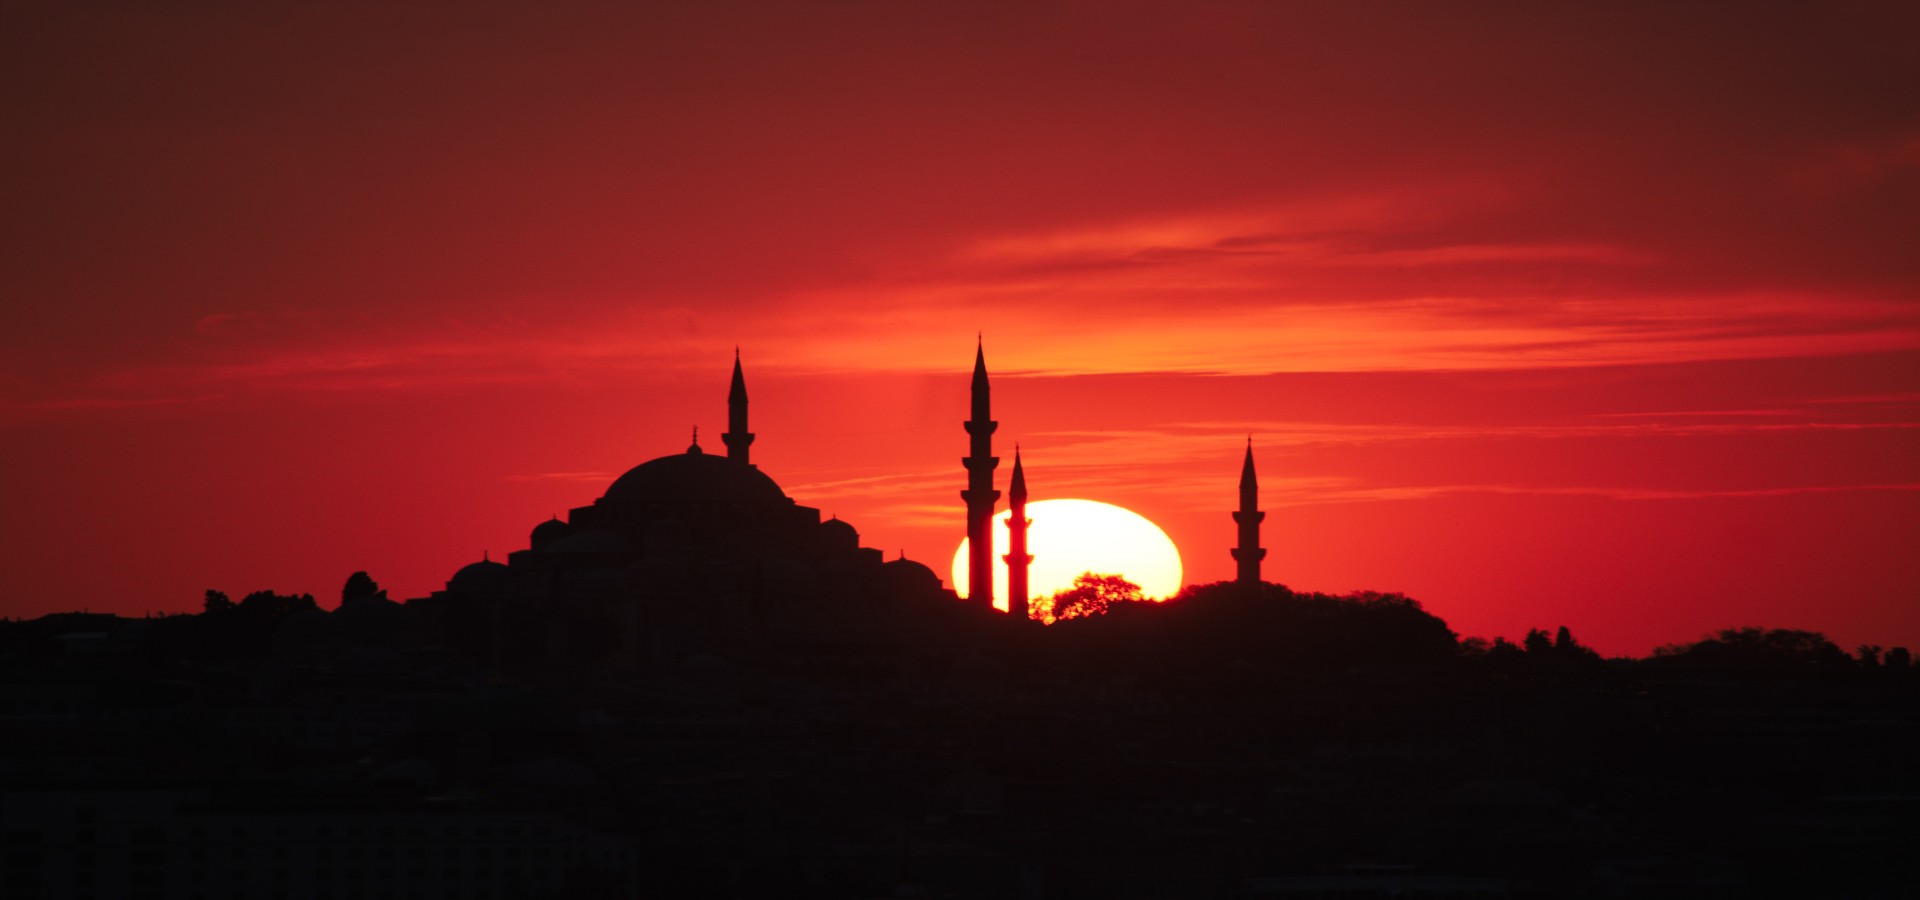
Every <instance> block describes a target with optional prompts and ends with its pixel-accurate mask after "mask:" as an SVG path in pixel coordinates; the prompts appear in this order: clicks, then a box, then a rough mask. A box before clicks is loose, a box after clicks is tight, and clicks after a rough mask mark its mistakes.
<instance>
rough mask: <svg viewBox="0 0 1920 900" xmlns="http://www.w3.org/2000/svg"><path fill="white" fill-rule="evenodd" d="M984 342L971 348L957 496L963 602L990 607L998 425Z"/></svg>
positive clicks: (997, 462) (998, 497)
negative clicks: (969, 401)
mask: <svg viewBox="0 0 1920 900" xmlns="http://www.w3.org/2000/svg"><path fill="white" fill-rule="evenodd" d="M985 344H986V342H985V340H984V339H983V340H981V341H980V342H979V343H977V344H975V345H974V350H973V418H971V419H968V420H967V421H966V422H965V423H964V424H965V425H966V428H967V434H968V435H969V436H970V438H971V439H970V441H969V443H968V450H969V452H968V454H967V456H966V457H965V458H963V459H961V460H960V464H961V465H963V466H966V468H967V489H966V490H964V491H961V492H960V499H962V500H965V501H966V502H967V541H968V548H967V602H969V603H975V604H978V605H980V606H984V607H986V608H988V609H992V608H993V505H994V502H995V501H997V500H999V499H1000V492H999V491H996V490H994V489H993V470H994V467H996V466H998V465H1000V458H999V457H997V456H994V455H993V432H994V429H996V428H999V427H1000V423H999V422H995V421H994V420H993V412H992V410H991V409H990V406H991V403H990V402H989V398H988V387H987V354H986V346H985Z"/></svg>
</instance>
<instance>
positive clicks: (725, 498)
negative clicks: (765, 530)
mask: <svg viewBox="0 0 1920 900" xmlns="http://www.w3.org/2000/svg"><path fill="white" fill-rule="evenodd" d="M600 502H601V503H618V504H634V505H639V506H667V507H686V506H708V505H714V504H724V505H738V506H749V507H755V506H790V505H791V504H792V502H793V501H791V500H788V499H787V495H786V492H784V491H782V490H780V486H779V485H778V484H775V483H774V482H773V479H771V478H768V477H767V476H766V474H765V473H763V472H761V471H760V470H759V469H756V468H754V467H752V466H749V465H745V464H743V463H741V462H740V461H738V460H733V459H728V458H726V457H724V456H714V455H711V454H707V453H695V452H688V453H682V454H680V455H678V456H662V457H660V458H659V459H655V460H651V461H648V462H644V463H641V464H640V465H637V466H634V467H633V468H632V469H629V470H627V474H625V475H622V476H620V477H619V478H617V479H615V480H614V482H613V484H612V485H610V486H608V488H607V493H606V495H605V496H603V497H601V498H600Z"/></svg>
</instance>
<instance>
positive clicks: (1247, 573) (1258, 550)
mask: <svg viewBox="0 0 1920 900" xmlns="http://www.w3.org/2000/svg"><path fill="white" fill-rule="evenodd" d="M1259 505H1260V482H1259V480H1258V479H1256V478H1255V477H1254V475H1253V438H1252V437H1248V438H1247V461H1246V462H1245V463H1243V464H1242V465H1241V466H1240V511H1239V512H1236V513H1234V514H1233V520H1234V521H1235V522H1238V523H1240V546H1238V547H1235V548H1233V558H1234V559H1236V560H1238V561H1239V562H1240V576H1239V577H1238V578H1237V579H1235V580H1236V581H1237V582H1238V583H1240V584H1242V585H1246V586H1247V587H1250V588H1258V587H1259V586H1260V583H1261V582H1260V561H1261V560H1263V559H1266V558H1267V551H1266V549H1265V548H1263V547H1261V546H1260V520H1261V519H1264V518H1266V517H1267V514H1266V513H1263V512H1261V511H1260V510H1259V509H1257V507H1258V506H1259Z"/></svg>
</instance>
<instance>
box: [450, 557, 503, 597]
mask: <svg viewBox="0 0 1920 900" xmlns="http://www.w3.org/2000/svg"><path fill="white" fill-rule="evenodd" d="M508 577H509V573H508V571H507V567H506V566H505V565H504V564H502V563H497V562H494V561H493V560H490V559H483V560H481V561H479V562H477V563H471V564H469V565H467V566H464V567H462V568H461V569H460V571H458V572H455V573H453V577H452V578H450V579H448V580H447V590H449V591H453V592H455V593H461V594H471V593H487V592H491V591H495V590H498V589H499V588H500V587H502V586H504V585H505V584H506V583H507V578H508Z"/></svg>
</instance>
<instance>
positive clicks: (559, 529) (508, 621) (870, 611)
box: [414, 351, 952, 665]
mask: <svg viewBox="0 0 1920 900" xmlns="http://www.w3.org/2000/svg"><path fill="white" fill-rule="evenodd" d="M727 399H728V416H727V423H728V430H727V432H726V433H725V434H724V435H723V436H722V440H723V441H724V442H725V444H726V446H727V454H726V455H725V456H720V455H717V454H710V453H707V452H706V451H705V450H704V449H703V448H701V446H700V444H699V440H698V434H699V433H698V431H696V432H695V433H694V434H695V439H694V442H693V443H692V444H691V445H690V446H688V447H687V449H686V451H685V452H683V453H676V454H671V455H668V456H662V457H659V458H657V459H652V460H649V461H647V462H644V463H641V464H640V465H638V466H635V467H633V468H632V469H630V470H628V471H627V472H626V473H625V474H623V475H621V476H620V477H619V478H617V479H615V480H614V481H613V483H612V484H610V485H608V487H607V489H606V491H605V493H603V494H602V495H601V496H600V497H599V498H598V499H596V500H594V501H593V502H592V503H591V504H588V505H586V506H581V507H576V508H574V509H573V510H571V511H569V512H568V514H567V516H566V518H565V519H564V520H562V519H560V518H559V517H555V518H553V519H549V520H548V521H545V522H542V523H540V524H539V525H537V526H535V527H534V528H533V530H532V532H531V533H530V534H529V536H528V546H527V547H526V549H523V550H517V551H514V552H512V553H510V554H508V556H507V560H506V562H504V563H502V562H498V561H494V560H491V559H482V560H481V561H479V562H475V563H472V564H470V565H468V566H466V567H464V568H462V569H460V570H459V571H457V572H455V573H454V575H453V577H452V578H451V579H449V580H448V581H447V584H446V587H445V589H443V590H440V591H436V592H434V593H433V594H432V595H431V596H429V597H426V598H421V599H420V600H418V601H414V602H415V603H418V604H420V605H422V606H425V607H427V608H429V609H431V610H432V611H434V612H435V613H438V614H439V615H438V616H437V619H438V620H439V621H440V623H441V628H442V630H443V631H444V637H445V638H446V639H447V641H448V643H449V644H451V645H453V646H456V647H459V648H461V649H464V650H468V651H472V652H476V653H478V654H480V655H482V656H484V657H486V658H489V659H491V660H494V661H496V662H509V663H510V662H513V661H514V660H515V658H516V657H518V658H521V659H522V661H534V660H540V659H545V660H578V659H609V660H616V661H621V662H624V663H626V664H630V665H646V664H671V663H673V662H675V661H676V660H681V659H685V658H687V657H688V656H690V655H693V654H699V653H707V654H720V655H723V656H734V655H738V654H743V653H763V652H766V645H767V644H768V642H769V641H773V642H778V641H780V640H783V639H786V638H788V637H791V636H792V635H795V634H799V633H803V632H807V631H809V630H814V631H817V630H818V629H819V627H821V626H823V625H825V624H827V623H835V622H839V623H852V624H849V625H848V627H850V628H853V629H855V630H858V629H859V628H861V627H866V625H867V624H869V623H870V622H871V620H872V619H874V618H875V617H876V616H879V615H880V614H881V613H883V612H884V611H885V610H887V609H892V608H897V607H900V606H901V605H903V604H905V605H911V604H912V603H913V602H914V601H931V600H936V599H939V598H941V597H950V596H952V592H951V591H947V590H945V589H944V588H943V586H942V584H941V580H940V578H939V576H937V575H935V574H934V572H933V570H932V569H931V568H929V567H927V566H925V565H923V564H921V563H918V562H915V561H913V560H909V559H905V558H904V557H903V558H900V559H894V560H887V559H885V558H884V556H883V555H882V553H881V551H879V550H877V549H873V548H869V547H862V546H861V545H860V535H859V532H858V531H857V530H856V529H855V528H854V526H853V525H851V524H849V523H847V522H845V521H842V520H840V519H839V518H837V517H835V518H827V519H824V520H823V519H822V517H821V514H820V510H818V509H816V508H814V507H810V506H803V505H801V504H800V503H798V502H796V501H795V500H794V499H792V498H790V497H788V496H787V494H786V492H785V491H783V490H782V489H781V488H780V486H779V484H778V483H776V482H775V481H774V480H773V479H772V478H770V477H768V475H767V474H766V473H765V472H762V471H761V470H760V468H759V467H758V466H755V465H753V464H752V463H750V462H749V461H748V449H749V447H750V446H751V445H752V443H753V440H754V434H753V432H752V431H750V430H749V428H748V418H747V390H746V379H745V376H744V373H743V372H742V370H741V365H740V360H739V357H738V354H737V351H736V355H735V359H734V367H733V375H732V382H731V385H730V389H729V391H728V398H727Z"/></svg>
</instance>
